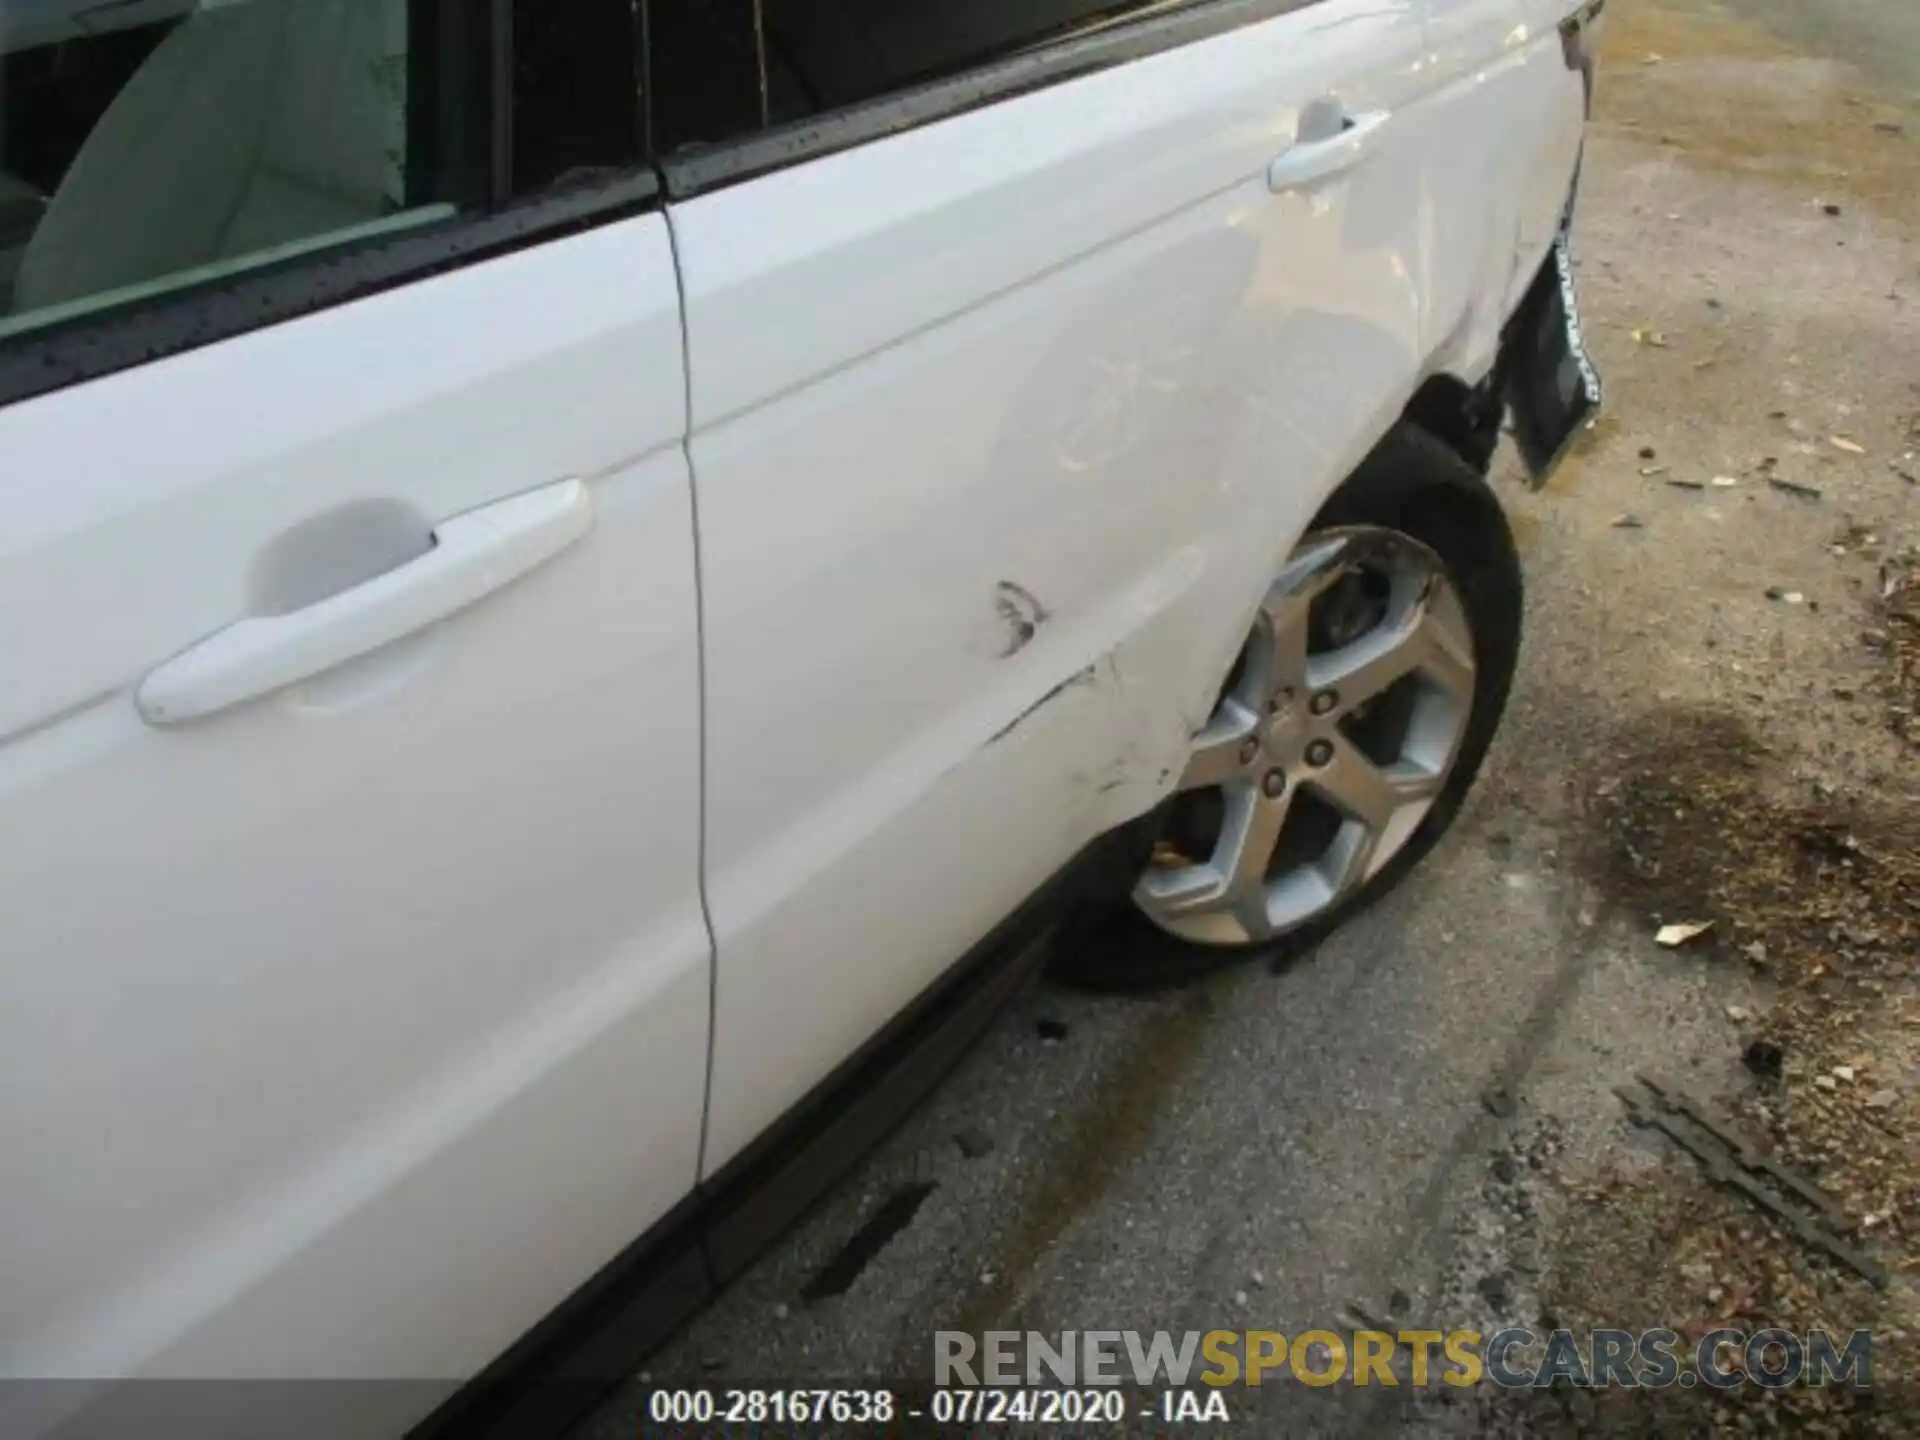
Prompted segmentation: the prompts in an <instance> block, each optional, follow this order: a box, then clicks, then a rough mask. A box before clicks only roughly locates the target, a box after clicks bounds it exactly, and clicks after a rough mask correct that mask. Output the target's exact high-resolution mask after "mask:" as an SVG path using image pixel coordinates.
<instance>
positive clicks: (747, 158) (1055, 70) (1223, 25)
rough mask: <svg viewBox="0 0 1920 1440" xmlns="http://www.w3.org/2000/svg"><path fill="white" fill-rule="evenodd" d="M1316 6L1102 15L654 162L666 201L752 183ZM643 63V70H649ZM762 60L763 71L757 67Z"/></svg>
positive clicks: (1157, 8) (1273, 2) (1188, 6)
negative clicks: (966, 65) (912, 81)
mask: <svg viewBox="0 0 1920 1440" xmlns="http://www.w3.org/2000/svg"><path fill="white" fill-rule="evenodd" d="M1319 3H1320V0H1168V3H1161V4H1152V3H1149V4H1147V5H1145V6H1143V7H1142V9H1141V11H1140V13H1138V14H1133V15H1114V16H1106V17H1103V18H1102V19H1100V20H1098V21H1096V22H1094V23H1093V24H1091V25H1090V26H1089V27H1087V28H1086V29H1084V30H1081V31H1076V32H1074V33H1072V34H1070V35H1067V36H1066V37H1064V38H1062V39H1058V40H1051V41H1042V42H1040V43H1039V44H1037V45H1035V46H1033V47H1032V48H1031V49H1026V50H1022V51H1020V52H1019V53H1017V54H1014V55H1009V56H1007V57H1005V58H1002V59H997V60H991V61H988V62H986V63H985V64H982V65H979V66H976V67H974V68H972V69H969V70H966V71H964V72H962V73H960V74H958V75H954V76H951V77H948V78H945V79H941V80H935V81H930V82H928V83H925V84H921V85H915V86H911V87H909V88H907V89H903V90H900V91H898V92H896V93H894V94H891V95H886V96H883V97H881V98H880V99H877V100H869V101H865V102H863V103H861V104H858V105H852V106H848V107H847V108H845V109H841V110H835V111H832V112H830V113H828V114H825V115H818V116H814V117H812V118H810V119H807V120H803V121H798V122H795V123H793V124H790V125H781V126H776V127H774V128H772V129H768V130H763V131H761V132H759V133H758V134H754V135H744V136H740V137H737V138H735V139H732V140H727V141H722V142H719V143H717V144H713V145H697V146H688V147H686V148H685V149H682V150H677V151H674V152H673V153H671V154H668V155H661V156H656V157H655V164H656V165H658V167H659V169H660V173H661V176H662V178H663V180H664V181H665V187H666V198H667V200H668V202H669V203H671V202H674V201H681V200H691V199H693V198H694V197H695V196H698V195H704V194H706V193H708V192H709V191H712V190H718V189H722V188H724V187H726V186H728V185H734V184H738V183H739V182H741V181H743V180H752V179H756V178H758V177H760V176H763V175H767V174H771V173H772V172H774V171H777V170H782V169H785V168H786V167H787V166H789V165H799V164H803V163H805V162H806V161H808V160H817V159H819V158H821V157H822V156H826V155H832V154H835V153H837V152H839V151H842V150H851V149H854V148H856V147H858V146H861V145H865V144H868V143H869V142H871V141H874V140H881V139H885V138H887V137H889V136H892V135H898V134H901V133H903V132H905V131H909V130H915V129H918V128H919V127H920V126H922V125H931V124H933V123H934V122H936V121H939V120H946V119H949V118H951V117H952V116H955V115H960V114H964V113H965V112H967V111H969V110H977V109H980V108H982V107H984V106H987V105H991V104H993V103H995V102H996V101H1001V100H1006V99H1010V98H1012V97H1013V96H1016V95H1022V94H1026V93H1028V92H1031V91H1034V90H1040V89H1044V88H1046V87H1048V86H1052V85H1058V84H1062V83H1064V82H1066V81H1069V80H1076V79H1079V78H1081V77H1082V76H1086V75H1092V74H1095V73H1097V72H1099V71H1102V70H1109V69H1112V68H1114V67H1115V66H1118V65H1125V64H1127V63H1128V62H1130V61H1134V60H1140V59H1144V58H1146V57H1147V56H1150V55H1157V54H1159V53H1160V52H1161V51H1164V50H1172V49H1176V48H1178V47H1180V46H1182V45H1189V44H1192V43H1193V42H1194V41H1197V40H1205V39H1208V38H1211V37H1212V36H1215V35H1220V34H1224V33H1226V32H1228V31H1231V30H1238V29H1240V28H1242V27H1244V26H1247V25H1255V24H1259V23H1260V22H1261V21H1264V20H1271V19H1274V18H1276V17H1278V16H1281V15H1286V14H1290V13H1292V12H1293V11H1296V10H1304V9H1306V8H1308V7H1309V6H1312V5H1316V4H1319ZM648 63H650V62H648ZM764 63H765V62H764V57H763V58H762V65H763V68H764Z"/></svg>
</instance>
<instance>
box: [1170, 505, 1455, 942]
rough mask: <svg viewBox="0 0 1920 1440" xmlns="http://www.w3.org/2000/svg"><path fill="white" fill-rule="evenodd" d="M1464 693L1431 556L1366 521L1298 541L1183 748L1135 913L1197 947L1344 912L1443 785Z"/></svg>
mask: <svg viewBox="0 0 1920 1440" xmlns="http://www.w3.org/2000/svg"><path fill="white" fill-rule="evenodd" d="M1474 681H1475V671H1474V653H1473V638H1472V632H1471V630H1470V628H1469V626H1468V623H1467V616H1466V611H1465V608H1464V607H1463V605H1462V603H1461V600H1460V596H1459V593H1458V592H1457V590H1456V589H1455V587H1454V584H1453V582H1452V580H1451V579H1449V578H1448V575H1447V572H1446V568H1445V566H1444V565H1443V564H1442V563H1441V560H1440V557H1439V556H1438V555H1436V554H1435V553H1434V552H1433V551H1432V550H1431V549H1430V548H1428V547H1427V546H1426V545H1424V544H1422V543H1421V542H1420V541H1418V540H1415V539H1413V538H1411V537H1410V536H1407V535H1404V534H1401V533H1400V532H1398V531H1395V530H1390V529H1386V528H1383V527H1378V526H1346V527H1341V528H1338V529H1329V530H1322V531H1318V532H1316V533H1314V534H1312V535H1309V536H1308V537H1307V538H1306V540H1305V541H1304V542H1303V543H1302V545H1301V546H1300V548H1299V549H1298V550H1297V551H1295V552H1294V554H1293V556H1292V558H1291V559H1290V560H1289V561H1288V562H1287V565H1286V568H1285V569H1284V570H1283V571H1282V572H1281V574H1280V578H1279V579H1278V580H1276V581H1275V582H1274V584H1273V586H1272V588H1271V589H1270V590H1269V591H1268V592H1267V595H1266V598H1265V600H1264V601H1263V602H1262V604H1261V607H1260V611H1259V614H1258V616H1257V617H1256V620H1255V624H1254V629H1253V634H1252V635H1251V637H1250V638H1249V639H1248V642H1247V646H1246V649H1245V650H1244V651H1243V652H1242V654H1241V657H1240V660H1239V662H1238V664H1237V665H1236V666H1235V668H1234V671H1233V674H1232V675H1231V676H1230V677H1229V680H1228V683H1227V686H1226V689H1225V693H1224V694H1223V696H1222V698H1221V700H1220V702H1219V705H1218V706H1217V707H1216V709H1215V711H1214V714H1213V717H1212V719H1211V720H1210V721H1209V722H1208V723H1207V725H1206V726H1205V727H1204V728H1203V729H1202V730H1201V731H1200V733H1199V734H1198V735H1196V736H1195V737H1194V740H1193V749H1192V753H1191V755H1190V757H1189V759H1188V762H1187V766H1186V769H1185V771H1184V773H1183V774H1182V775H1181V777H1180V780H1179V783H1178V786H1177V794H1176V799H1175V801H1174V804H1173V807H1172V810H1171V814H1170V817H1169V821H1168V824H1167V827H1166V834H1165V838H1164V839H1163V840H1162V841H1161V843H1160V845H1159V846H1157V847H1156V848H1155V851H1154V855H1153V859H1152V861H1151V863H1150V864H1149V865H1148V867H1147V870H1146V873H1145V874H1144V875H1143V876H1142V877H1141V879H1140V881H1139V883H1138V884H1137V885H1136V887H1135V889H1134V900H1135V902H1136V903H1137V904H1138V905H1139V906H1140V908H1141V909H1142V910H1143V911H1145V913H1146V914H1147V915H1148V917H1149V918H1151V919H1152V920H1153V921H1154V922H1155V923H1156V924H1157V925H1159V926H1160V927H1161V928H1162V929H1164V930H1166V931H1168V932H1170V933H1171V934H1173V935H1175V936H1178V937H1179V938H1180V939H1183V940H1188V941H1193V942H1196V943H1200V944H1210V945H1232V944H1248V943H1254V942H1259V941H1263V940H1270V939H1273V938H1274V937H1276V936H1279V935H1282V934H1284V933H1286V932H1287V931H1290V930H1293V929H1297V928H1298V927H1299V926H1301V925H1303V924H1306V923H1307V922H1308V921H1311V920H1313V919H1314V918H1316V917H1317V916H1319V915H1321V914H1322V913H1324V912H1325V911H1327V910H1329V909H1330V908H1332V907H1333V906H1334V905H1336V904H1338V903H1340V902H1341V901H1342V900H1344V899H1346V898H1347V897H1348V896H1350V895H1351V894H1353V893H1354V892H1355V891H1357V890H1358V889H1360V887H1362V886H1363V885H1365V884H1366V882H1367V881H1368V880H1369V879H1370V878H1371V877H1372V876H1374V875H1375V874H1377V873H1379V871H1380V869H1381V867H1383V866H1384V865H1386V864H1387V862H1388V861H1390V860H1391V859H1392V858H1393V857H1394V855H1395V854H1397V853H1398V852H1399V851H1400V850H1401V849H1402V848H1403V847H1404V846H1405V845H1406V843H1407V841H1408V840H1409V839H1411V838H1412V836H1413V835H1414V833H1415V831H1417V830H1418V829H1419V826H1420V822H1421V821H1422V820H1423V819H1424V818H1425V816H1426V813H1427V811H1428V810H1429V809H1430V808H1431V807H1432V805H1433V802H1434V800H1435V799H1436V798H1437V797H1438V796H1439V794H1440V792H1441V790H1442V788H1443V787H1444V786H1445V785H1446V783H1447V777H1448V775H1449V773H1450V772H1451V770H1452V768H1453V762H1454V758H1455V756H1456V755H1457V754H1458V752H1459V749H1460V742H1461V737H1462V736H1463V735H1464V734H1465V733H1466V729H1467V722H1468V719H1469V717H1470V716H1471V714H1472V711H1473V699H1474Z"/></svg>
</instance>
